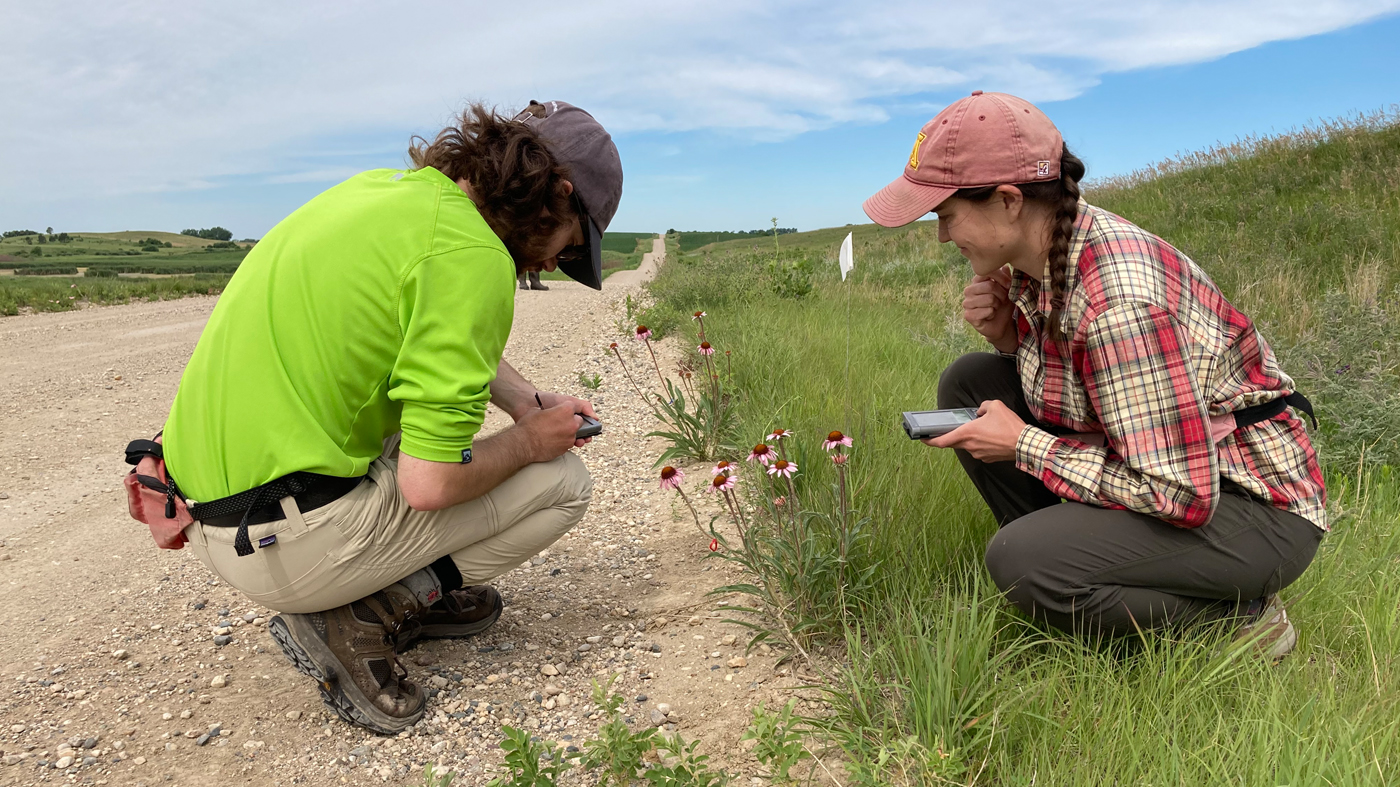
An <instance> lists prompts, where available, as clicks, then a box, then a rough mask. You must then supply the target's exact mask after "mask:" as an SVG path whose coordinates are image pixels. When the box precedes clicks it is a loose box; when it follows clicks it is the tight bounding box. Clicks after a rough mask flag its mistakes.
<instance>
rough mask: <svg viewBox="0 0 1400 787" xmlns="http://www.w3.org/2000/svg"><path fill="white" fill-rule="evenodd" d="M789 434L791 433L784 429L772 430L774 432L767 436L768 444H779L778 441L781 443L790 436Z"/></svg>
mask: <svg viewBox="0 0 1400 787" xmlns="http://www.w3.org/2000/svg"><path fill="white" fill-rule="evenodd" d="M790 434H792V433H791V432H789V431H788V430H786V429H774V430H773V434H770V435H768V442H770V443H776V442H779V441H781V440H782V439H783V438H785V437H787V436H788V435H790Z"/></svg>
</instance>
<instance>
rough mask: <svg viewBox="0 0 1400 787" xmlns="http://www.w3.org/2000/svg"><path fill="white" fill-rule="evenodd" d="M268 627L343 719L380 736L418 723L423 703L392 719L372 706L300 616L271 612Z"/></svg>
mask: <svg viewBox="0 0 1400 787" xmlns="http://www.w3.org/2000/svg"><path fill="white" fill-rule="evenodd" d="M267 630H268V633H270V634H271V635H272V639H273V640H275V641H276V642H277V645H278V647H280V648H282V653H283V655H285V656H286V657H287V659H288V660H289V661H291V662H292V666H294V667H296V668H297V671H298V672H300V673H301V674H303V675H305V676H307V677H308V678H311V679H312V680H314V681H316V684H317V686H318V687H319V688H320V690H321V702H323V703H325V705H326V707H327V708H330V709H331V710H333V711H335V713H336V715H337V716H339V717H340V718H342V719H344V720H345V721H347V722H349V723H351V724H355V725H358V726H360V727H364V728H366V729H369V730H373V731H374V732H377V733H379V734H381V735H397V734H399V733H400V732H403V731H404V730H406V729H408V728H409V727H412V726H413V725H414V724H417V723H418V720H419V719H421V718H423V714H424V712H426V711H427V704H426V703H424V707H422V708H420V709H419V710H418V712H417V713H414V714H413V715H411V716H405V717H403V718H395V717H393V716H390V715H389V714H387V713H385V712H383V711H381V710H379V709H378V708H376V707H374V704H373V703H371V702H370V701H369V698H368V697H366V696H365V695H364V692H362V691H360V687H359V686H356V685H355V681H353V680H351V679H350V676H349V674H347V673H346V671H345V668H344V666H342V665H341V663H340V659H338V658H336V657H335V654H334V653H331V650H330V648H328V647H326V645H325V643H324V642H322V641H321V638H320V637H319V636H317V634H316V632H315V631H314V630H313V629H312V628H311V626H310V625H309V624H307V623H306V622H305V621H304V619H303V618H302V617H301V616H300V615H297V616H293V617H291V619H290V620H288V619H287V618H285V617H283V616H282V615H274V616H273V618H272V620H270V621H268V624H267Z"/></svg>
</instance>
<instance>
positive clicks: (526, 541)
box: [185, 441, 593, 612]
mask: <svg viewBox="0 0 1400 787" xmlns="http://www.w3.org/2000/svg"><path fill="white" fill-rule="evenodd" d="M391 445H392V441H391ZM397 472H398V459H397V451H386V452H385V455H384V456H381V457H380V458H378V459H376V460H374V462H373V463H372V464H371V465H370V468H369V476H368V478H366V479H365V481H363V482H361V484H360V485H359V486H358V487H356V488H355V489H354V490H352V491H351V492H350V493H349V494H347V495H345V496H344V497H342V498H340V499H339V500H336V501H335V502H333V503H330V504H329V505H325V506H322V507H321V508H318V509H316V510H314V511H308V512H306V513H305V514H303V513H301V512H299V511H297V507H296V502H295V501H294V500H293V499H292V498H290V497H288V498H283V500H282V511H283V513H284V514H285V515H286V519H283V520H281V521H278V522H268V523H266V524H262V525H254V526H252V527H250V528H248V533H249V536H250V537H251V538H252V540H253V543H254V544H257V543H258V541H259V539H264V538H267V537H268V536H272V535H275V536H277V541H276V543H275V544H271V545H269V546H266V547H259V548H257V549H255V550H254V552H253V554H251V555H248V556H247V557H238V555H237V554H236V553H235V552H234V548H233V538H234V534H235V533H236V532H237V529H236V528H232V527H206V526H204V525H201V524H200V523H198V522H195V523H194V524H192V525H190V526H189V527H187V528H185V535H186V536H187V537H188V538H189V540H190V545H191V546H192V547H193V548H194V551H195V554H196V555H198V556H199V559H200V560H201V561H203V563H204V565H206V566H208V567H209V569H210V570H211V571H213V572H214V573H215V574H217V575H219V577H221V578H222V579H223V580H224V581H225V582H227V583H228V584H229V585H232V586H233V587H234V588H237V589H238V590H239V591H241V592H242V593H243V594H244V595H246V596H248V598H250V599H252V600H253V601H255V602H257V603H258V604H261V605H262V606H264V607H268V608H270V609H274V610H277V611H279V612H320V611H324V610H328V609H333V608H335V607H339V606H342V605H344V604H349V603H350V602H352V601H355V600H357V599H361V598H364V597H365V596H368V595H369V594H371V593H373V592H375V591H376V590H381V589H383V588H385V587H388V586H389V585H392V584H394V583H395V582H397V581H399V580H400V579H403V578H404V577H406V576H408V575H409V574H412V573H413V572H415V571H417V570H418V569H420V568H423V567H424V566H426V565H428V564H430V563H432V562H433V561H435V560H437V559H439V558H441V557H443V556H444V555H451V556H452V561H453V562H454V563H456V564H457V569H458V570H459V571H461V572H462V583H463V584H464V585H473V584H481V583H484V582H486V581H488V580H490V579H493V578H495V577H498V576H500V575H502V574H504V573H506V572H507V571H509V570H511V569H512V568H515V567H516V566H518V565H520V564H521V563H522V562H523V561H524V560H525V559H526V558H528V557H530V556H531V555H533V554H535V553H537V552H539V551H540V550H542V549H544V548H545V547H547V546H549V545H550V544H552V543H554V542H555V541H557V540H558V539H559V537H560V536H562V535H564V533H566V532H568V530H569V529H570V528H572V527H573V526H574V525H575V524H577V523H578V521H579V520H580V519H582V518H583V514H584V512H585V511H586V510H587V509H588V500H589V496H590V494H591V492H592V489H593V481H592V479H591V478H590V477H589V475H588V469H587V468H585V467H584V464H583V460H581V459H579V458H578V457H577V456H575V455H574V454H573V453H567V454H565V455H563V456H561V457H559V458H558V459H555V460H554V461H552V462H542V463H539V464H532V465H528V466H527V467H525V468H524V469H522V470H521V471H520V472H518V473H516V474H515V475H513V476H511V477H510V478H509V479H507V480H506V481H505V482H504V483H502V484H501V485H500V486H498V487H496V488H495V489H493V490H491V491H490V492H488V493H487V494H485V495H483V496H481V497H479V498H477V499H475V500H472V501H469V502H466V503H463V504H461V505H458V506H453V507H452V508H447V509H443V510H441V511H415V510H413V509H412V508H410V507H409V505H408V503H406V502H404V499H403V495H402V494H401V493H400V492H399V485H398V478H397V475H396V474H397Z"/></svg>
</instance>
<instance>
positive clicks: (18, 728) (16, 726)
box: [10, 724, 24, 732]
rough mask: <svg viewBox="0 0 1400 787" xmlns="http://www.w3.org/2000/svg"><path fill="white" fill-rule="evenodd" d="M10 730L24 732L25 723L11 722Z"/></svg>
mask: <svg viewBox="0 0 1400 787" xmlns="http://www.w3.org/2000/svg"><path fill="white" fill-rule="evenodd" d="M10 732H24V725H23V724H11V725H10Z"/></svg>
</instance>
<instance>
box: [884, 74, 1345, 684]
mask: <svg viewBox="0 0 1400 787" xmlns="http://www.w3.org/2000/svg"><path fill="white" fill-rule="evenodd" d="M1083 177H1084V164H1083V163H1082V162H1081V161H1080V160H1079V159H1078V158H1076V157H1075V156H1074V155H1072V154H1071V153H1070V152H1069V149H1068V148H1067V147H1066V146H1065V144H1064V142H1063V140H1062V139H1061V136H1060V132H1059V130H1058V129H1056V128H1055V125H1054V124H1053V123H1051V122H1050V119H1049V118H1047V117H1046V116H1045V115H1044V114H1043V113H1042V112H1041V111H1040V110H1039V109H1037V108H1036V107H1034V106H1032V105H1031V104H1029V103H1027V102H1026V101H1023V100H1021V99H1019V98H1016V97H1015V96H1009V95H1006V94H1001V93H983V92H982V91H980V90H979V91H975V92H974V93H973V94H972V95H971V96H970V97H968V98H964V99H961V100H959V101H957V102H955V103H953V104H952V105H950V106H949V107H947V108H946V109H944V110H943V111H942V112H940V113H939V114H938V116H937V117H935V118H934V119H933V120H931V121H929V122H928V124H927V125H925V126H924V127H923V129H922V130H921V131H920V132H919V135H918V137H917V139H916V141H915V143H914V149H913V152H912V154H911V155H910V158H909V161H908V163H907V165H906V166H905V169H904V175H903V177H901V178H899V179H898V180H896V181H894V182H893V183H891V184H890V185H889V186H887V187H886V188H885V189H884V190H882V191H880V192H879V193H878V194H876V195H875V196H873V197H871V198H870V199H869V200H867V201H866V203H865V212H866V213H867V214H869V216H870V217H871V218H872V219H874V220H875V221H876V222H878V223H880V224H882V225H884V226H886V227H897V226H901V225H904V224H908V223H909V222H912V221H914V220H916V219H919V218H921V217H923V216H925V215H926V214H928V213H929V212H930V211H932V212H934V213H937V214H938V238H939V240H940V241H942V242H944V243H947V242H953V243H956V244H957V246H958V249H959V250H960V251H961V252H962V254H963V256H965V257H966V258H967V259H968V261H969V262H970V263H971V264H972V272H973V274H974V275H973V277H972V282H971V283H970V284H969V285H968V286H967V288H966V289H965V290H964V293H963V319H965V320H966V321H967V322H968V323H970V324H971V325H972V326H973V328H975V329H976V330H977V331H978V332H979V333H981V334H982V336H984V337H985V338H986V339H987V341H988V342H990V343H991V345H992V347H993V348H994V349H995V350H996V352H994V353H973V354H969V355H964V356H963V357H961V358H959V359H958V360H957V361H955V362H954V363H953V364H952V365H950V366H949V367H948V368H947V369H945V370H944V371H943V374H942V377H941V378H940V379H939V383H938V406H939V407H940V408H958V407H971V408H978V409H979V413H980V417H978V418H977V419H976V420H974V421H972V422H970V423H968V424H966V425H964V426H961V427H959V428H958V429H956V430H955V431H953V432H950V433H948V434H946V435H943V436H942V437H937V438H931V439H929V440H926V441H925V442H927V443H928V444H929V445H932V446H936V447H940V448H953V449H955V451H956V452H957V456H958V460H959V461H960V462H961V463H962V466H963V468H964V469H965V470H966V471H967V474H968V476H970V477H971V479H972V482H973V485H974V486H976V487H977V490H978V491H979V492H980V493H981V495H982V498H983V500H985V501H986V503H987V505H988V506H989V507H990V508H991V510H992V514H993V515H994V516H995V518H996V520H997V523H998V524H999V525H1000V526H1001V529H1000V531H999V532H998V533H997V534H996V535H995V536H994V537H993V538H992V541H991V543H990V544H989V545H988V546H987V554H986V561H987V568H988V569H989V571H990V572H991V575H992V578H993V579H994V580H995V581H996V584H997V585H998V587H1000V588H1001V589H1002V590H1003V591H1005V592H1006V594H1007V597H1008V598H1009V600H1010V601H1012V602H1013V603H1015V604H1016V605H1017V606H1018V607H1020V608H1021V609H1022V610H1024V611H1025V612H1026V613H1027V614H1028V615H1031V616H1033V617H1035V618H1038V619H1040V620H1043V621H1046V622H1048V623H1050V624H1051V625H1053V626H1055V627H1057V628H1060V629H1064V630H1067V631H1076V632H1084V633H1090V634H1093V633H1105V634H1130V633H1133V632H1135V631H1138V630H1145V629H1154V628H1163V627H1168V626H1178V625H1182V624H1186V623H1192V622H1201V621H1210V620H1225V621H1233V622H1237V623H1238V624H1239V630H1238V632H1237V636H1238V637H1240V638H1247V639H1248V641H1250V642H1251V643H1253V645H1254V646H1255V647H1257V648H1259V649H1260V650H1261V651H1263V652H1265V653H1267V654H1268V655H1270V656H1272V657H1274V658H1281V657H1282V656H1284V655H1285V654H1287V653H1288V652H1289V651H1290V650H1291V649H1292V648H1293V645H1294V643H1295V641H1296V639H1297V635H1296V633H1295V632H1294V629H1293V625H1292V623H1291V622H1290V621H1289V619H1288V615H1287V613H1286V612H1285V611H1284V607H1283V605H1282V604H1281V603H1280V602H1279V599H1278V595H1277V594H1278V591H1279V590H1280V589H1281V588H1284V587H1286V586H1288V585H1289V584H1290V583H1291V582H1293V581H1294V580H1296V579H1297V578H1298V577H1299V575H1301V574H1302V573H1303V570H1304V569H1305V568H1307V566H1308V564H1309V563H1310V562H1311V561H1312V559H1313V556H1314V554H1315V553H1316V552H1317V548H1318V544H1319V543H1320V542H1321V540H1322V537H1323V533H1324V532H1325V531H1326V530H1327V527H1328V525H1327V515H1326V510H1325V506H1326V491H1325V489H1324V488H1323V480H1322V472H1321V470H1320V469H1319V467H1318V462H1317V455H1316V453H1315V452H1314V450H1313V446H1312V443H1311V442H1310V441H1309V439H1308V435H1307V432H1306V430H1305V427H1304V424H1303V422H1302V420H1301V419H1300V418H1298V417H1297V416H1296V415H1295V414H1294V413H1292V412H1291V411H1290V410H1289V409H1288V408H1289V406H1290V405H1291V406H1293V407H1296V408H1298V409H1300V410H1302V411H1303V412H1305V413H1307V414H1308V415H1309V416H1311V414H1312V412H1311V409H1312V408H1311V405H1309V404H1308V403H1307V400H1306V399H1305V398H1303V397H1302V396H1300V395H1298V394H1297V393H1296V392H1295V391H1294V389H1293V381H1292V380H1291V379H1290V378H1289V377H1288V375H1287V374H1285V373H1284V372H1283V370H1282V369H1280V368H1279V364H1278V361H1277V359H1275V357H1274V353H1273V351H1272V350H1271V349H1270V347H1269V344H1268V342H1267V341H1266V340H1265V338H1264V337H1263V336H1262V335H1261V334H1260V333H1259V331H1258V330H1257V329H1256V328H1255V325H1254V323H1253V322H1252V321H1251V320H1250V319H1249V317H1247V316H1246V315H1244V314H1241V313H1240V312H1239V310H1237V309H1236V308H1235V307H1234V306H1232V305H1231V304H1230V302H1229V301H1227V300H1226V299H1225V297H1224V296H1222V295H1221V293H1220V290H1219V289H1217V288H1216V286H1215V284H1214V282H1212V281H1211V279H1210V277H1209V276H1207V275H1206V274H1205V272H1204V271H1202V270H1201V269H1200V268H1199V267H1198V266H1197V265H1196V264H1195V263H1194V262H1192V261H1191V260H1190V259H1188V258H1187V257H1186V255H1184V254H1182V253H1181V252H1180V251H1178V250H1177V249H1175V248H1173V247H1172V246H1170V245H1168V243H1167V242H1166V241H1163V240H1162V239H1161V238H1158V237H1156V236H1154V235H1152V234H1151V233H1149V232H1146V231H1145V230H1143V229H1141V228H1139V227H1137V226H1135V225H1133V224H1132V223H1130V222H1128V221H1127V220H1125V219H1123V218H1120V217H1118V216H1115V215H1113V214H1111V213H1108V212H1107V211H1104V210H1100V209H1099V208H1096V207H1094V206H1092V205H1089V204H1088V203H1086V202H1085V201H1084V200H1083V199H1082V198H1081V197H1080V190H1079V188H1080V187H1079V181H1080V179H1081V178H1083Z"/></svg>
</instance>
